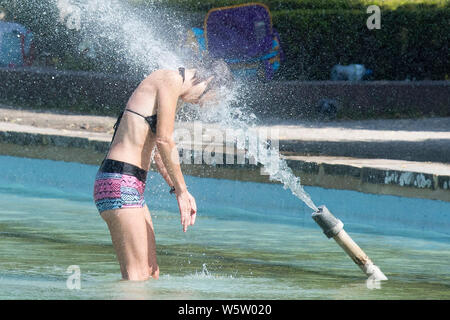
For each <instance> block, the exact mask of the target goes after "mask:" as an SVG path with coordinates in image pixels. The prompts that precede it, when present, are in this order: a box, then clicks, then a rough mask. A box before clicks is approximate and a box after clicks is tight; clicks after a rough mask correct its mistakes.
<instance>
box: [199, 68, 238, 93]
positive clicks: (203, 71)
mask: <svg viewBox="0 0 450 320" xmlns="http://www.w3.org/2000/svg"><path fill="white" fill-rule="evenodd" d="M194 77H195V79H194V83H195V84H197V83H200V82H202V81H206V80H208V79H209V78H210V77H213V79H212V80H211V81H210V82H209V84H208V86H207V88H206V89H205V92H204V93H206V92H207V91H210V90H217V89H221V88H225V89H231V88H232V87H233V74H232V73H231V70H230V68H229V67H228V64H227V63H226V62H225V61H223V60H207V61H202V63H201V64H200V66H199V67H197V72H196V73H195V76H194Z"/></svg>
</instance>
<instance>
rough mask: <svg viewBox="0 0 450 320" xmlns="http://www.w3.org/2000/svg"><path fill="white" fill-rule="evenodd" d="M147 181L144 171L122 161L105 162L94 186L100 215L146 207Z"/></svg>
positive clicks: (106, 160) (109, 160) (107, 160)
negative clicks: (106, 212) (110, 211)
mask: <svg viewBox="0 0 450 320" xmlns="http://www.w3.org/2000/svg"><path fill="white" fill-rule="evenodd" d="M146 179H147V171H145V170H144V169H141V168H139V167H136V166H134V165H132V164H129V163H126V162H122V161H116V160H111V159H105V160H103V162H102V164H101V166H100V168H99V169H98V172H97V176H96V177H95V184H94V201H95V205H96V206H97V209H98V211H99V213H102V212H103V211H105V210H113V209H120V208H142V207H144V205H145V200H144V190H145V181H146Z"/></svg>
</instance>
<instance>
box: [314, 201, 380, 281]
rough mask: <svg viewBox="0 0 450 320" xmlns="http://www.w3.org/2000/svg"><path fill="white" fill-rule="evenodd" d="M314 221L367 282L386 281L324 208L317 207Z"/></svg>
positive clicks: (337, 221)
mask: <svg viewBox="0 0 450 320" xmlns="http://www.w3.org/2000/svg"><path fill="white" fill-rule="evenodd" d="M312 218H313V219H314V221H315V222H316V223H317V224H318V225H319V226H320V227H321V228H322V230H323V233H325V235H326V236H327V237H328V238H333V239H334V240H335V241H336V242H337V243H338V244H339V246H340V247H341V248H342V249H344V251H345V252H346V253H347V254H348V255H349V256H350V258H351V259H352V260H353V262H355V263H356V264H357V265H358V267H360V268H361V270H362V271H363V272H364V273H365V274H366V275H367V276H368V277H369V278H368V279H369V280H387V277H386V276H385V275H384V273H383V272H382V271H381V270H380V268H378V267H377V266H376V265H375V264H374V263H373V262H372V260H370V258H369V257H368V256H367V255H366V254H365V253H364V251H363V250H362V249H361V248H360V247H359V246H358V245H357V244H356V243H355V242H354V241H353V240H352V238H351V237H350V236H349V235H348V233H347V232H345V230H344V224H343V223H342V221H341V220H339V219H337V218H336V217H335V216H333V214H332V213H331V212H330V211H329V210H328V209H327V207H325V206H319V207H318V210H317V211H316V212H314V213H313V214H312Z"/></svg>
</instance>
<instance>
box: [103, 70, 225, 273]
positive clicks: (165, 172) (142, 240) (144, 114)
mask: <svg viewBox="0 0 450 320" xmlns="http://www.w3.org/2000/svg"><path fill="white" fill-rule="evenodd" d="M230 83H231V73H230V72H229V69H228V68H227V66H226V64H225V63H224V62H215V63H213V64H212V65H211V66H209V68H205V69H204V71H203V72H201V71H199V70H197V69H184V68H179V70H178V71H174V70H157V71H155V72H153V73H152V74H150V75H149V76H148V77H147V78H146V79H144V80H143V81H142V82H141V83H140V84H139V86H138V87H137V89H136V90H135V91H134V93H133V94H132V96H131V97H130V99H129V101H128V103H127V106H126V108H125V110H124V111H123V112H122V114H121V115H120V116H119V119H118V120H117V122H116V125H115V126H114V127H115V132H114V135H113V138H112V141H111V145H110V148H109V152H108V154H107V155H106V157H105V159H104V160H103V162H102V164H101V166H100V168H99V170H98V173H97V176H96V179H95V184H94V200H95V204H96V206H97V208H98V210H99V213H100V214H101V217H102V218H103V219H104V220H105V222H106V223H107V225H108V228H109V231H110V233H111V239H112V243H113V246H114V249H115V251H116V254H117V258H118V260H119V264H120V270H121V273H122V277H123V279H126V280H137V281H141V280H147V279H149V278H150V277H153V278H155V279H157V278H158V276H159V267H158V264H157V260H156V245H155V234H154V229H153V224H152V219H151V216H150V212H149V210H148V207H147V205H146V203H145V200H144V190H145V183H146V178H147V172H148V170H149V169H150V164H151V159H152V155H153V159H154V162H155V164H156V168H157V170H158V171H159V173H160V174H161V175H162V177H163V178H164V180H165V181H166V182H167V184H168V185H169V187H170V192H171V193H174V194H175V196H176V199H177V202H178V207H179V211H180V216H181V225H182V229H183V231H184V232H186V231H187V228H188V226H192V225H194V223H195V219H196V213H197V206H196V203H195V199H194V197H193V196H192V195H191V194H190V193H189V191H188V189H187V187H186V184H185V182H184V178H183V174H182V172H181V169H180V165H179V161H178V160H179V159H178V152H177V149H176V145H175V142H174V141H173V138H172V135H173V131H174V124H175V114H176V112H177V109H178V108H177V106H179V105H180V103H179V102H186V103H191V104H199V105H200V106H202V105H204V104H205V103H207V102H211V101H214V100H216V99H217V94H218V92H219V90H217V89H218V88H219V87H221V86H223V85H224V84H225V85H228V84H230ZM179 100H181V101H179Z"/></svg>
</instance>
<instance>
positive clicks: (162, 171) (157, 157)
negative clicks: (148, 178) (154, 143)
mask: <svg viewBox="0 0 450 320" xmlns="http://www.w3.org/2000/svg"><path fill="white" fill-rule="evenodd" d="M153 160H154V161H155V165H156V169H157V170H158V172H159V174H160V175H161V176H162V177H163V178H164V180H165V181H166V182H167V184H168V185H169V187H173V186H174V185H173V182H172V179H170V176H169V173H168V172H167V169H166V166H165V165H164V162H163V161H162V159H161V155H160V154H159V151H158V148H155V149H154V153H153Z"/></svg>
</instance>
